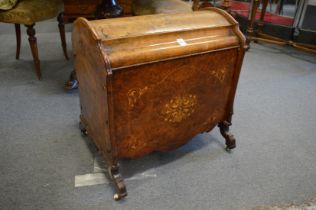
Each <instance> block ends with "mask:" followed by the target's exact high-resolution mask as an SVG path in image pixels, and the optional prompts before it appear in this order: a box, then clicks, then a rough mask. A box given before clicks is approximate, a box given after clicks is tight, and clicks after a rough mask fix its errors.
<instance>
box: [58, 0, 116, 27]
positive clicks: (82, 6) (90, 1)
mask: <svg viewBox="0 0 316 210" xmlns="http://www.w3.org/2000/svg"><path fill="white" fill-rule="evenodd" d="M121 14H122V8H121V7H120V6H119V5H118V3H117V1H116V0H103V1H101V3H100V0H64V18H65V21H66V22H69V21H72V20H74V19H76V18H78V17H85V18H88V19H103V18H110V17H117V16H120V15H121Z"/></svg>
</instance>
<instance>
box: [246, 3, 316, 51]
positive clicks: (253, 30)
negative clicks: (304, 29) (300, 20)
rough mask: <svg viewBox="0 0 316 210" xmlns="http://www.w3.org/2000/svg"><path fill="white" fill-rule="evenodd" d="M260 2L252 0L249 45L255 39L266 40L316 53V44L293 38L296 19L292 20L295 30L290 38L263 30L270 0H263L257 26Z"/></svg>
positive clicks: (256, 40) (292, 27)
mask: <svg viewBox="0 0 316 210" xmlns="http://www.w3.org/2000/svg"><path fill="white" fill-rule="evenodd" d="M259 3H260V0H252V7H251V11H250V14H249V24H248V27H247V44H248V45H249V44H250V42H251V41H254V42H258V41H264V42H268V43H272V44H278V45H289V46H292V47H295V48H298V49H301V50H304V51H308V52H311V53H316V45H313V44H305V43H299V42H296V41H295V40H294V39H293V38H294V35H293V33H294V31H295V28H294V26H293V24H294V19H293V21H292V25H290V26H289V28H290V30H292V31H293V32H292V36H291V37H290V38H289V39H282V38H279V37H276V36H272V35H269V34H267V33H264V32H263V27H264V25H265V16H266V9H267V5H268V0H262V10H261V11H260V17H259V20H258V23H257V27H255V24H256V14H257V10H258V6H259ZM301 3H303V2H301Z"/></svg>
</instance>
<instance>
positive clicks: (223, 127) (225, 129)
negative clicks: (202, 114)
mask: <svg viewBox="0 0 316 210" xmlns="http://www.w3.org/2000/svg"><path fill="white" fill-rule="evenodd" d="M229 126H231V123H230V122H228V121H224V122H220V123H219V124H218V127H219V129H220V132H221V134H222V136H223V137H224V138H225V140H226V146H227V149H229V150H231V149H234V148H235V147H236V139H235V137H234V136H233V135H232V134H231V133H230V132H229Z"/></svg>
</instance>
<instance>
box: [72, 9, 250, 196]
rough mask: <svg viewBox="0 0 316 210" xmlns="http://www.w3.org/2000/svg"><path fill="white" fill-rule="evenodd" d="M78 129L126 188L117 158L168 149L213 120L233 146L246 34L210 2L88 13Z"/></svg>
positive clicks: (79, 44) (78, 55)
mask: <svg viewBox="0 0 316 210" xmlns="http://www.w3.org/2000/svg"><path fill="white" fill-rule="evenodd" d="M72 34H73V37H72V41H73V48H74V63H75V69H76V72H77V77H78V81H79V95H80V104H81V130H82V131H83V133H85V134H87V135H88V136H89V137H90V138H91V139H92V140H93V142H94V143H95V144H96V145H97V147H98V149H99V151H100V152H101V153H102V154H103V157H104V158H105V159H106V161H107V164H108V168H109V173H110V175H111V177H112V178H113V180H114V183H115V185H116V187H117V193H116V194H115V199H120V198H122V197H125V196H126V195H127V193H126V188H125V185H124V182H123V179H122V177H121V175H120V173H119V166H118V159H119V158H138V157H142V156H144V155H146V154H149V153H151V152H154V151H169V150H173V149H175V148H178V147H179V146H181V145H183V144H185V143H186V142H188V141H189V140H190V139H191V138H193V137H194V136H195V135H197V134H199V133H202V132H207V131H209V130H211V129H212V128H213V127H215V126H216V125H218V126H219V128H220V131H221V134H222V135H223V137H224V138H225V139H226V145H227V148H228V149H233V148H234V147H235V146H236V143H235V138H234V137H233V136H232V135H231V134H230V133H229V126H230V125H231V116H232V114H233V102H234V97H235V92H236V87H237V83H238V78H239V74H240V69H241V65H242V61H243V56H244V52H245V51H244V49H245V38H244V36H243V35H242V33H241V32H240V31H239V28H238V23H237V22H236V21H235V20H234V19H233V18H232V17H231V16H230V15H229V14H228V13H226V12H225V11H223V10H220V9H216V8H208V9H205V10H203V11H195V12H191V13H185V14H159V15H148V16H137V17H126V18H116V19H107V20H97V21H87V20H86V19H84V18H79V19H78V20H77V21H76V22H75V23H74V27H73V33H72Z"/></svg>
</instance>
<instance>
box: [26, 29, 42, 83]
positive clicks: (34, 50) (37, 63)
mask: <svg viewBox="0 0 316 210" xmlns="http://www.w3.org/2000/svg"><path fill="white" fill-rule="evenodd" d="M34 25H35V24H33V25H26V27H27V30H26V32H27V35H28V36H29V43H30V47H31V51H32V55H33V61H34V65H35V71H36V75H37V77H38V79H39V80H40V79H41V78H42V74H41V68H40V61H39V59H38V49H37V41H36V37H35V30H34V28H33V26H34Z"/></svg>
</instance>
